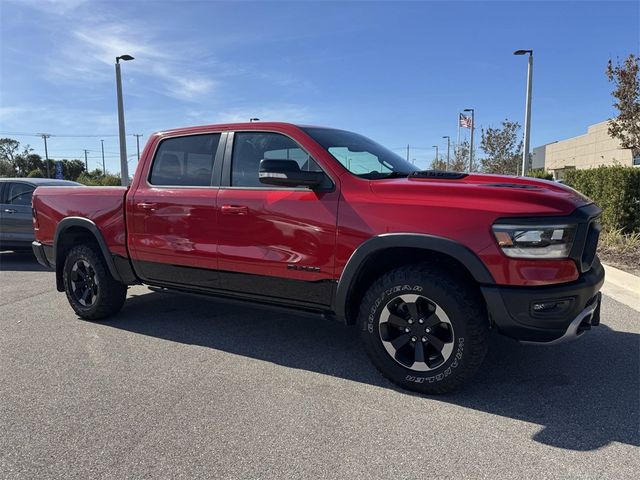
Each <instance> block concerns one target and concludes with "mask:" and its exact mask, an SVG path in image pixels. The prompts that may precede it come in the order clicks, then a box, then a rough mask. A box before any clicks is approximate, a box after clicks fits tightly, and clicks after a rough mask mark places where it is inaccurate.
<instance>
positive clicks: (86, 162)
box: [84, 149, 89, 173]
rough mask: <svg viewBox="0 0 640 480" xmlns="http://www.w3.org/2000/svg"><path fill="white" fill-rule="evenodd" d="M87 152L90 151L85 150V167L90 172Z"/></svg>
mask: <svg viewBox="0 0 640 480" xmlns="http://www.w3.org/2000/svg"><path fill="white" fill-rule="evenodd" d="M87 153H89V150H86V149H85V150H84V168H85V169H86V170H87V173H89V160H87Z"/></svg>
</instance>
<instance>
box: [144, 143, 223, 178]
mask: <svg viewBox="0 0 640 480" xmlns="http://www.w3.org/2000/svg"><path fill="white" fill-rule="evenodd" d="M218 143H220V134H219V133H213V134H208V135H192V136H188V137H176V138H168V139H166V140H163V141H162V143H160V147H159V148H158V151H157V152H156V156H155V158H154V159H153V165H152V166H151V175H150V176H149V183H151V185H171V186H189V187H208V186H209V185H211V174H212V172H213V162H214V160H215V156H216V151H217V149H218Z"/></svg>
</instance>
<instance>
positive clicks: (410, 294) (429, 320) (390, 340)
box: [359, 265, 489, 393]
mask: <svg viewBox="0 0 640 480" xmlns="http://www.w3.org/2000/svg"><path fill="white" fill-rule="evenodd" d="M359 324H360V326H361V331H362V340H363V342H364V347H365V350H366V351H367V353H368V355H369V357H370V358H371V360H372V361H373V363H374V364H375V366H376V367H377V368H378V370H380V372H382V374H383V375H384V376H386V377H387V378H388V379H390V380H391V381H392V382H394V383H396V384H397V385H399V386H401V387H403V388H406V389H408V390H414V391H417V392H422V393H446V392H450V391H452V390H455V389H456V388H458V387H460V386H461V385H462V384H463V383H464V382H465V381H467V380H468V379H469V378H470V377H471V376H472V375H473V374H474V373H475V371H476V370H477V369H478V368H479V367H480V364H481V363H482V360H483V359H484V356H485V354H486V352H487V343H488V333H489V322H488V319H487V314H486V308H485V307H484V305H483V303H482V301H481V300H480V298H479V296H478V294H477V293H476V292H475V290H474V289H473V287H472V286H471V285H468V284H466V283H465V281H464V279H461V278H458V277H456V276H454V275H451V274H450V273H449V272H447V271H446V270H444V269H441V268H434V267H429V266H427V265H424V266H409V267H401V268H398V269H396V270H393V271H391V272H389V273H387V274H386V275H384V276H382V277H381V278H379V279H378V280H377V281H376V282H375V283H374V284H373V285H372V286H371V287H370V288H369V290H368V291H367V294H366V295H365V297H364V299H363V300H362V304H361V306H360V317H359Z"/></svg>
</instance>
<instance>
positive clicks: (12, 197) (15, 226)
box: [0, 182, 35, 247]
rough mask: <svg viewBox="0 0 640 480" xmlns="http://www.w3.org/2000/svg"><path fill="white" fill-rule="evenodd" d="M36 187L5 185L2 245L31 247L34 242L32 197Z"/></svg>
mask: <svg viewBox="0 0 640 480" xmlns="http://www.w3.org/2000/svg"><path fill="white" fill-rule="evenodd" d="M34 190H35V187H34V186H33V185H31V184H29V183H22V182H8V183H6V184H5V185H4V192H3V196H2V200H1V201H2V204H1V205H0V215H2V218H1V220H0V243H1V244H2V245H5V246H8V247H29V246H31V242H32V241H33V238H34V235H33V219H32V214H31V197H32V196H33V191H34Z"/></svg>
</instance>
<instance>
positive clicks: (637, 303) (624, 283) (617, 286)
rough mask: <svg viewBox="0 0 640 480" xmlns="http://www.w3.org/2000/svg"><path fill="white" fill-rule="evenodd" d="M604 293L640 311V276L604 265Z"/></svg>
mask: <svg viewBox="0 0 640 480" xmlns="http://www.w3.org/2000/svg"><path fill="white" fill-rule="evenodd" d="M604 270H605V281H604V285H603V286H602V293H604V294H605V295H608V296H609V297H611V298H613V299H614V300H617V301H618V302H620V303H624V304H625V305H627V306H628V307H631V308H633V309H634V310H636V311H638V312H640V277H636V276H635V275H632V274H630V273H627V272H623V271H622V270H619V269H617V268H615V267H611V266H609V265H604Z"/></svg>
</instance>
